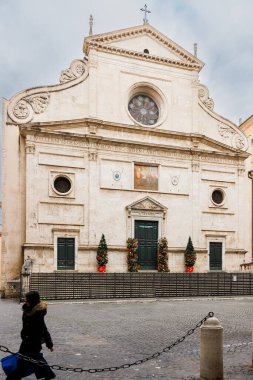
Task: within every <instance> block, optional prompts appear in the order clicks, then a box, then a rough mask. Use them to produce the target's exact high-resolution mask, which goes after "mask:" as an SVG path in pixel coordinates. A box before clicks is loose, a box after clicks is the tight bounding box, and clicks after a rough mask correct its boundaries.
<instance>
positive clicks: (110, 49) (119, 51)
mask: <svg viewBox="0 0 253 380" xmlns="http://www.w3.org/2000/svg"><path fill="white" fill-rule="evenodd" d="M89 46H90V48H93V49H95V50H97V51H101V52H106V53H113V54H116V55H120V56H124V57H128V58H135V59H141V60H143V61H148V62H156V63H159V64H162V65H167V66H173V67H180V68H182V69H185V70H190V71H193V70H195V71H197V72H199V71H200V70H201V68H202V66H200V65H198V64H196V63H192V62H187V61H176V60H172V59H169V58H165V57H159V56H156V55H151V54H146V53H142V52H138V51H133V50H127V49H123V48H118V47H115V46H108V45H104V44H100V43H97V42H91V43H90V45H89Z"/></svg>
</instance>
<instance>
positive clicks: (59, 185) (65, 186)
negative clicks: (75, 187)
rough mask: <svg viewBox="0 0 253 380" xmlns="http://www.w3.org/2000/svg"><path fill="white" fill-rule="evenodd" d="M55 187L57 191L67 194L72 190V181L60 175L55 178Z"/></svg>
mask: <svg viewBox="0 0 253 380" xmlns="http://www.w3.org/2000/svg"><path fill="white" fill-rule="evenodd" d="M54 189H55V191H56V192H57V193H59V194H62V195H65V194H68V193H69V192H70V190H71V181H70V179H69V178H67V177H64V176H59V177H57V178H56V179H55V180H54Z"/></svg>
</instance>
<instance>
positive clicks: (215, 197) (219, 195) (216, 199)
mask: <svg viewBox="0 0 253 380" xmlns="http://www.w3.org/2000/svg"><path fill="white" fill-rule="evenodd" d="M212 201H213V203H215V204H216V205H218V206H220V205H221V204H222V203H223V201H224V193H223V191H222V190H219V189H216V190H214V191H213V192H212Z"/></svg>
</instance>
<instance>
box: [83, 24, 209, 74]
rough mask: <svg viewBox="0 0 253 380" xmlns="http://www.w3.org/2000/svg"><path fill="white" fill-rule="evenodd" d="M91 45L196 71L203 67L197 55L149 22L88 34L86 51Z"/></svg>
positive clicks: (99, 48)
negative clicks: (92, 34)
mask: <svg viewBox="0 0 253 380" xmlns="http://www.w3.org/2000/svg"><path fill="white" fill-rule="evenodd" d="M91 48H95V49H96V50H100V51H107V52H111V53H114V54H120V55H123V56H124V55H125V56H128V57H132V58H138V59H141V60H148V61H149V60H150V61H152V62H154V61H156V62H159V63H161V64H165V65H172V66H179V67H182V68H185V69H191V70H192V69H193V70H196V71H200V70H201V68H202V67H203V66H204V63H203V62H202V61H200V60H199V59H198V58H197V57H195V56H194V55H192V54H191V53H189V52H188V51H187V50H185V49H184V48H182V47H181V46H179V45H178V44H176V43H175V42H174V41H172V40H171V39H169V38H168V37H166V36H165V35H163V34H162V33H160V32H159V31H158V30H156V29H155V28H154V27H153V26H151V25H149V24H145V25H140V26H136V27H132V28H127V29H122V30H118V31H115V32H110V33H103V34H98V35H94V36H89V37H86V38H85V40H84V48H83V50H84V53H85V54H87V55H89V51H90V49H91Z"/></svg>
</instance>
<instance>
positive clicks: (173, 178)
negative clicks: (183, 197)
mask: <svg viewBox="0 0 253 380" xmlns="http://www.w3.org/2000/svg"><path fill="white" fill-rule="evenodd" d="M178 182H179V177H178V176H176V175H173V176H172V177H171V183H172V185H173V186H177V185H178Z"/></svg>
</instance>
